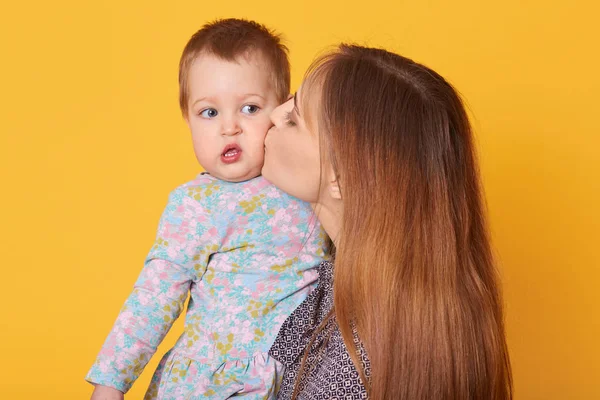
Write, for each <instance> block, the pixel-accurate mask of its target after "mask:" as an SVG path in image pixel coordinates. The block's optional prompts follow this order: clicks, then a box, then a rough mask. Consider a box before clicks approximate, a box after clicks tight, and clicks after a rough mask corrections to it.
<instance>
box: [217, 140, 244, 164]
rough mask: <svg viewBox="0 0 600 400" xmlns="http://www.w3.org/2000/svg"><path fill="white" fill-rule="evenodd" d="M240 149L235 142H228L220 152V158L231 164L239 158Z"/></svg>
mask: <svg viewBox="0 0 600 400" xmlns="http://www.w3.org/2000/svg"><path fill="white" fill-rule="evenodd" d="M241 155H242V149H241V148H240V146H238V145H237V144H235V143H232V144H228V145H227V146H225V148H224V149H223V152H222V153H221V160H222V161H223V162H224V163H226V164H231V163H234V162H236V161H237V160H239V159H240V157H241Z"/></svg>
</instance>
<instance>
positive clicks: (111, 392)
mask: <svg viewBox="0 0 600 400" xmlns="http://www.w3.org/2000/svg"><path fill="white" fill-rule="evenodd" d="M124 398H125V395H124V394H123V392H121V391H120V390H117V389H115V388H111V387H109V386H102V385H96V388H95V389H94V393H92V398H91V399H90V400H123V399H124Z"/></svg>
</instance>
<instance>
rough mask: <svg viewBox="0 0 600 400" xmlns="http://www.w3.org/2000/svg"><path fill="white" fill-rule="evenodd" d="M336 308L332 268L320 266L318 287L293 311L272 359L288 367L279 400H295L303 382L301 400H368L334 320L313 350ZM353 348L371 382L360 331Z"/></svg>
mask: <svg viewBox="0 0 600 400" xmlns="http://www.w3.org/2000/svg"><path fill="white" fill-rule="evenodd" d="M332 308H333V264H332V263H330V262H327V261H325V262H323V263H322V264H321V265H320V266H319V286H318V287H317V288H316V289H315V290H314V291H313V292H312V293H311V294H310V295H309V296H308V298H307V299H306V300H304V302H303V303H302V304H300V306H299V307H298V308H297V309H296V310H294V312H293V313H292V314H291V315H290V316H289V318H288V319H287V320H286V321H285V322H284V323H283V325H282V327H281V330H280V331H279V334H278V335H277V338H276V339H275V343H273V347H271V350H270V355H271V356H272V357H273V358H275V359H276V360H278V361H279V362H281V363H282V364H283V365H284V368H285V371H284V373H283V381H282V383H281V386H280V390H279V393H278V395H277V398H278V399H280V400H289V399H291V398H292V393H293V392H294V386H295V384H296V381H297V380H298V376H299V375H300V379H299V382H298V397H297V399H298V400H355V399H356V400H358V399H367V398H368V396H367V390H366V388H365V385H364V383H363V382H362V381H361V379H360V376H359V374H358V371H357V370H356V367H355V366H354V363H353V362H352V359H351V358H350V353H348V348H347V347H346V344H345V343H344V340H343V339H342V334H341V332H340V329H339V327H338V324H337V322H336V319H335V314H334V315H333V317H332V318H330V319H328V320H327V322H326V323H325V326H324V327H323V329H322V330H321V331H319V333H317V335H316V336H315V339H314V341H313V343H312V345H311V346H310V348H308V346H309V344H310V341H311V338H312V337H313V333H314V332H315V330H316V329H317V328H318V327H319V326H320V325H321V323H323V322H324V321H325V320H326V318H327V316H328V315H329V313H330V311H331V310H332ZM354 344H355V348H356V349H358V350H355V351H357V355H358V358H359V360H361V363H362V365H361V367H362V368H363V370H364V371H365V375H366V377H367V379H369V378H370V376H371V366H370V363H369V359H368V358H367V354H366V352H365V349H364V347H363V346H362V345H361V343H360V341H359V339H358V336H357V334H356V331H355V332H354ZM305 352H307V353H308V356H307V359H306V365H305V367H304V370H303V371H302V373H300V364H301V363H302V359H303V357H304V355H305Z"/></svg>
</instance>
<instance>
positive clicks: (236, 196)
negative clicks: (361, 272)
mask: <svg viewBox="0 0 600 400" xmlns="http://www.w3.org/2000/svg"><path fill="white" fill-rule="evenodd" d="M326 243H327V240H326V236H325V233H324V231H323V230H322V229H321V227H320V225H319V223H318V221H317V219H316V217H315V215H314V214H313V212H312V209H311V208H310V206H309V205H308V204H306V203H304V202H301V201H299V200H297V199H295V198H293V197H291V196H289V195H287V194H285V193H283V192H281V191H280V190H278V189H277V188H275V187H274V186H273V185H271V184H270V183H268V182H267V181H266V180H265V179H264V178H262V177H258V178H254V179H252V180H250V181H247V182H242V183H231V182H225V181H221V180H218V179H216V178H214V177H212V176H210V175H208V174H201V175H200V176H198V178H197V179H196V180H194V181H192V182H189V183H187V184H185V185H183V186H181V187H179V188H178V189H176V190H175V191H173V192H172V193H171V195H170V198H169V202H168V205H167V207H166V210H165V211H164V213H163V216H162V218H161V221H160V225H159V229H158V234H157V237H156V241H155V243H154V246H153V247H152V249H151V250H150V254H149V255H148V257H147V259H146V263H145V266H144V268H143V270H142V272H141V275H140V277H139V279H138V281H137V282H136V284H135V287H134V290H133V292H132V293H131V295H130V296H129V298H128V299H127V301H126V302H125V305H124V306H123V309H122V310H121V313H120V314H119V317H118V318H117V321H116V323H115V325H114V327H113V329H112V331H111V332H110V334H109V336H108V338H107V339H106V342H105V343H104V346H103V347H102V350H101V352H100V354H99V355H98V358H97V359H96V362H95V363H94V364H93V366H92V368H91V370H90V371H89V373H88V375H87V376H86V379H87V380H88V381H89V382H92V383H96V384H101V385H106V386H111V387H114V388H116V389H118V390H120V391H122V392H127V391H128V390H129V388H130V387H131V385H132V384H133V382H134V381H135V380H136V379H137V377H138V376H139V375H140V373H141V372H142V370H143V369H144V367H145V365H146V364H147V362H148V361H149V360H150V358H151V357H152V355H153V354H154V352H155V351H156V348H157V346H158V345H159V344H160V342H161V341H162V340H163V338H164V336H165V335H166V333H167V332H168V330H169V328H170V327H171V325H172V324H173V322H174V321H175V320H176V319H177V317H178V316H179V314H180V313H181V311H182V308H183V305H184V302H185V300H186V298H187V296H188V293H190V302H189V306H188V309H187V312H186V320H185V330H184V333H183V334H182V335H181V336H180V338H179V340H178V341H177V344H176V345H175V346H174V347H173V349H171V350H170V351H169V352H168V353H167V354H166V355H165V356H164V357H163V359H162V360H161V362H160V364H159V367H158V369H157V370H156V372H155V374H154V377H153V378H152V382H151V384H150V387H149V389H148V391H147V393H146V397H145V398H146V399H225V398H228V397H230V396H234V395H235V396H245V397H246V398H251V399H267V398H274V397H275V393H276V390H277V385H278V384H279V380H280V376H281V370H280V368H281V367H280V365H279V364H278V363H277V362H276V361H275V360H274V359H273V358H271V357H269V355H268V350H269V348H270V346H271V344H272V343H273V341H274V339H275V337H276V335H277V332H278V330H279V328H280V326H281V324H282V323H283V322H284V321H285V319H286V318H287V316H288V315H290V314H291V312H292V311H293V310H294V309H295V308H296V307H297V306H298V305H299V304H300V303H301V302H302V301H303V300H304V299H305V298H306V296H307V295H308V293H309V292H310V291H311V290H312V289H313V288H314V286H315V285H316V279H317V271H316V270H315V267H316V266H317V265H319V263H320V262H321V261H322V260H323V258H324V255H325V254H326V253H327V244H326Z"/></svg>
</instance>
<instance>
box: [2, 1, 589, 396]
mask: <svg viewBox="0 0 600 400" xmlns="http://www.w3.org/2000/svg"><path fill="white" fill-rule="evenodd" d="M167 3H170V4H169V5H167ZM598 15H599V9H598V6H596V5H595V2H593V1H587V2H583V1H560V2H559V1H556V2H549V1H541V0H537V1H516V0H505V1H502V2H497V1H496V2H491V1H475V0H473V1H442V0H418V1H417V0H413V1H375V0H371V1H361V2H348V1H327V0H318V1H317V0H310V1H309V0H301V1H300V0H299V1H296V2H274V1H248V0H244V1H226V0H223V1H212V2H207V1H193V2H192V1H174V2H164V1H160V2H159V1H139V0H136V1H116V0H114V1H95V2H91V1H81V0H80V1H55V2H49V1H34V2H16V1H11V2H3V5H2V7H1V11H0V44H1V47H0V51H1V52H0V57H1V62H0V91H1V95H0V132H1V143H0V167H1V174H2V175H1V181H0V182H1V186H0V187H1V191H2V194H1V196H0V213H1V214H0V215H1V220H0V221H1V229H0V235H1V236H0V243H1V244H0V262H1V263H2V269H1V271H2V272H1V273H2V277H1V282H2V284H1V285H2V287H1V290H0V301H1V317H0V324H1V329H0V337H1V340H0V398H3V399H84V398H86V397H88V396H89V394H90V392H91V386H89V385H88V384H87V383H85V382H84V381H83V377H84V375H85V373H86V371H87V369H88V368H89V366H90V365H91V363H92V362H93V360H94V358H95V356H96V353H97V352H98V350H99V349H100V346H101V344H102V342H103V340H104V338H105V336H106V335H107V333H108V331H109V329H110V327H111V325H112V323H113V321H114V319H115V317H116V315H117V313H118V311H119V309H120V307H121V304H122V303H123V301H124V300H125V298H126V296H127V295H128V293H129V291H130V289H131V287H132V285H133V283H134V281H135V279H136V277H137V275H138V273H139V271H140V268H141V266H142V263H143V259H144V257H145V255H146V252H147V251H148V250H149V248H150V246H151V243H152V240H153V238H154V234H155V229H156V226H157V222H158V218H159V216H160V213H161V212H162V208H163V207H164V205H165V203H166V200H167V195H168V193H169V192H170V190H172V189H173V188H175V187H176V186H178V185H179V184H181V183H183V182H185V181H187V180H189V179H191V178H192V177H193V176H194V175H195V174H196V173H197V172H198V171H199V167H198V165H197V164H196V161H195V158H194V156H193V152H192V147H191V144H190V139H189V137H188V136H189V135H188V133H187V131H186V127H185V125H184V123H183V122H182V120H181V117H180V114H179V110H178V106H177V65H178V59H179V55H180V52H181V50H182V49H183V46H184V45H185V43H186V41H187V39H188V38H189V36H190V35H191V34H192V33H194V32H195V31H196V30H197V29H198V28H199V27H200V26H201V25H202V24H203V23H204V22H206V21H208V20H211V19H213V18H216V17H230V16H236V17H246V18H251V19H256V20H258V21H260V22H263V23H265V24H267V25H269V26H271V27H273V28H276V29H277V30H279V31H281V32H283V33H284V34H285V36H286V38H287V43H288V44H289V47H290V49H291V62H292V65H293V86H294V87H297V85H298V84H299V82H300V80H301V77H302V74H303V72H304V70H305V68H306V67H307V66H308V64H309V63H310V62H311V60H312V59H313V57H314V56H315V55H316V54H317V53H318V52H320V51H322V50H323V49H324V48H325V47H327V46H329V45H333V44H335V43H337V42H339V41H343V40H344V41H356V42H359V43H363V44H371V45H375V46H384V47H386V48H388V49H392V50H395V51H397V52H400V53H402V54H404V55H407V56H409V57H412V58H414V59H416V60H418V61H421V62H423V63H425V64H427V65H429V66H431V67H433V68H434V69H436V70H437V71H439V72H440V73H441V74H442V75H444V76H446V77H447V78H448V79H449V80H450V81H451V82H453V83H454V84H455V85H456V86H457V87H458V89H459V90H460V91H461V92H462V94H463V95H464V96H465V98H466V99H467V102H468V105H469V108H470V112H471V114H472V117H473V122H474V126H475V129H476V132H477V138H478V142H479V147H480V153H481V159H482V173H483V177H484V182H485V188H486V191H487V198H488V203H489V207H490V214H491V222H492V228H493V237H494V243H495V246H496V248H497V251H498V254H499V258H500V261H501V267H502V272H503V275H504V282H505V285H504V286H505V293H506V304H507V323H508V340H509V345H510V350H511V355H512V360H513V366H514V377H515V385H516V395H517V396H516V397H517V399H543V400H551V399H556V400H558V399H586V400H587V399H600V369H599V365H600V344H599V340H600V319H599V315H598V309H599V306H600V290H599V289H598V287H599V283H600V257H599V256H598V245H599V244H600V243H599V242H600V241H599V237H600V235H599V233H598V232H599V229H600V212H599V211H598V209H599V207H598V206H599V203H600V165H599V164H600V163H599V159H600V157H599V150H600V128H599V123H598V117H599V116H600V107H599V106H600V101H599V96H600V77H599V72H600V62H599V58H598V55H597V52H598V49H599V47H598V40H599V39H600V29H599V27H598V26H599V24H600V23H599V22H598V20H597V18H598ZM179 330H181V323H179V324H178V325H177V326H176V328H174V331H179ZM175 337H176V332H171V335H169V337H168V340H167V343H164V344H163V346H162V347H161V348H160V349H159V352H160V353H161V354H162V353H164V351H165V350H166V348H167V346H169V345H171V344H172V343H173V342H174V340H175ZM158 359H159V357H158V356H157V357H155V358H154V359H153V361H152V362H151V364H150V365H149V367H148V368H147V369H146V371H145V372H144V374H143V375H142V376H141V378H140V379H139V381H138V383H137V384H136V385H135V386H134V389H133V390H132V391H131V392H130V393H131V394H130V395H129V396H128V397H129V398H130V399H138V398H141V396H142V393H143V392H144V390H145V388H146V386H147V384H148V381H149V378H150V375H151V373H152V371H153V370H154V367H155V366H156V363H157V362H158Z"/></svg>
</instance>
